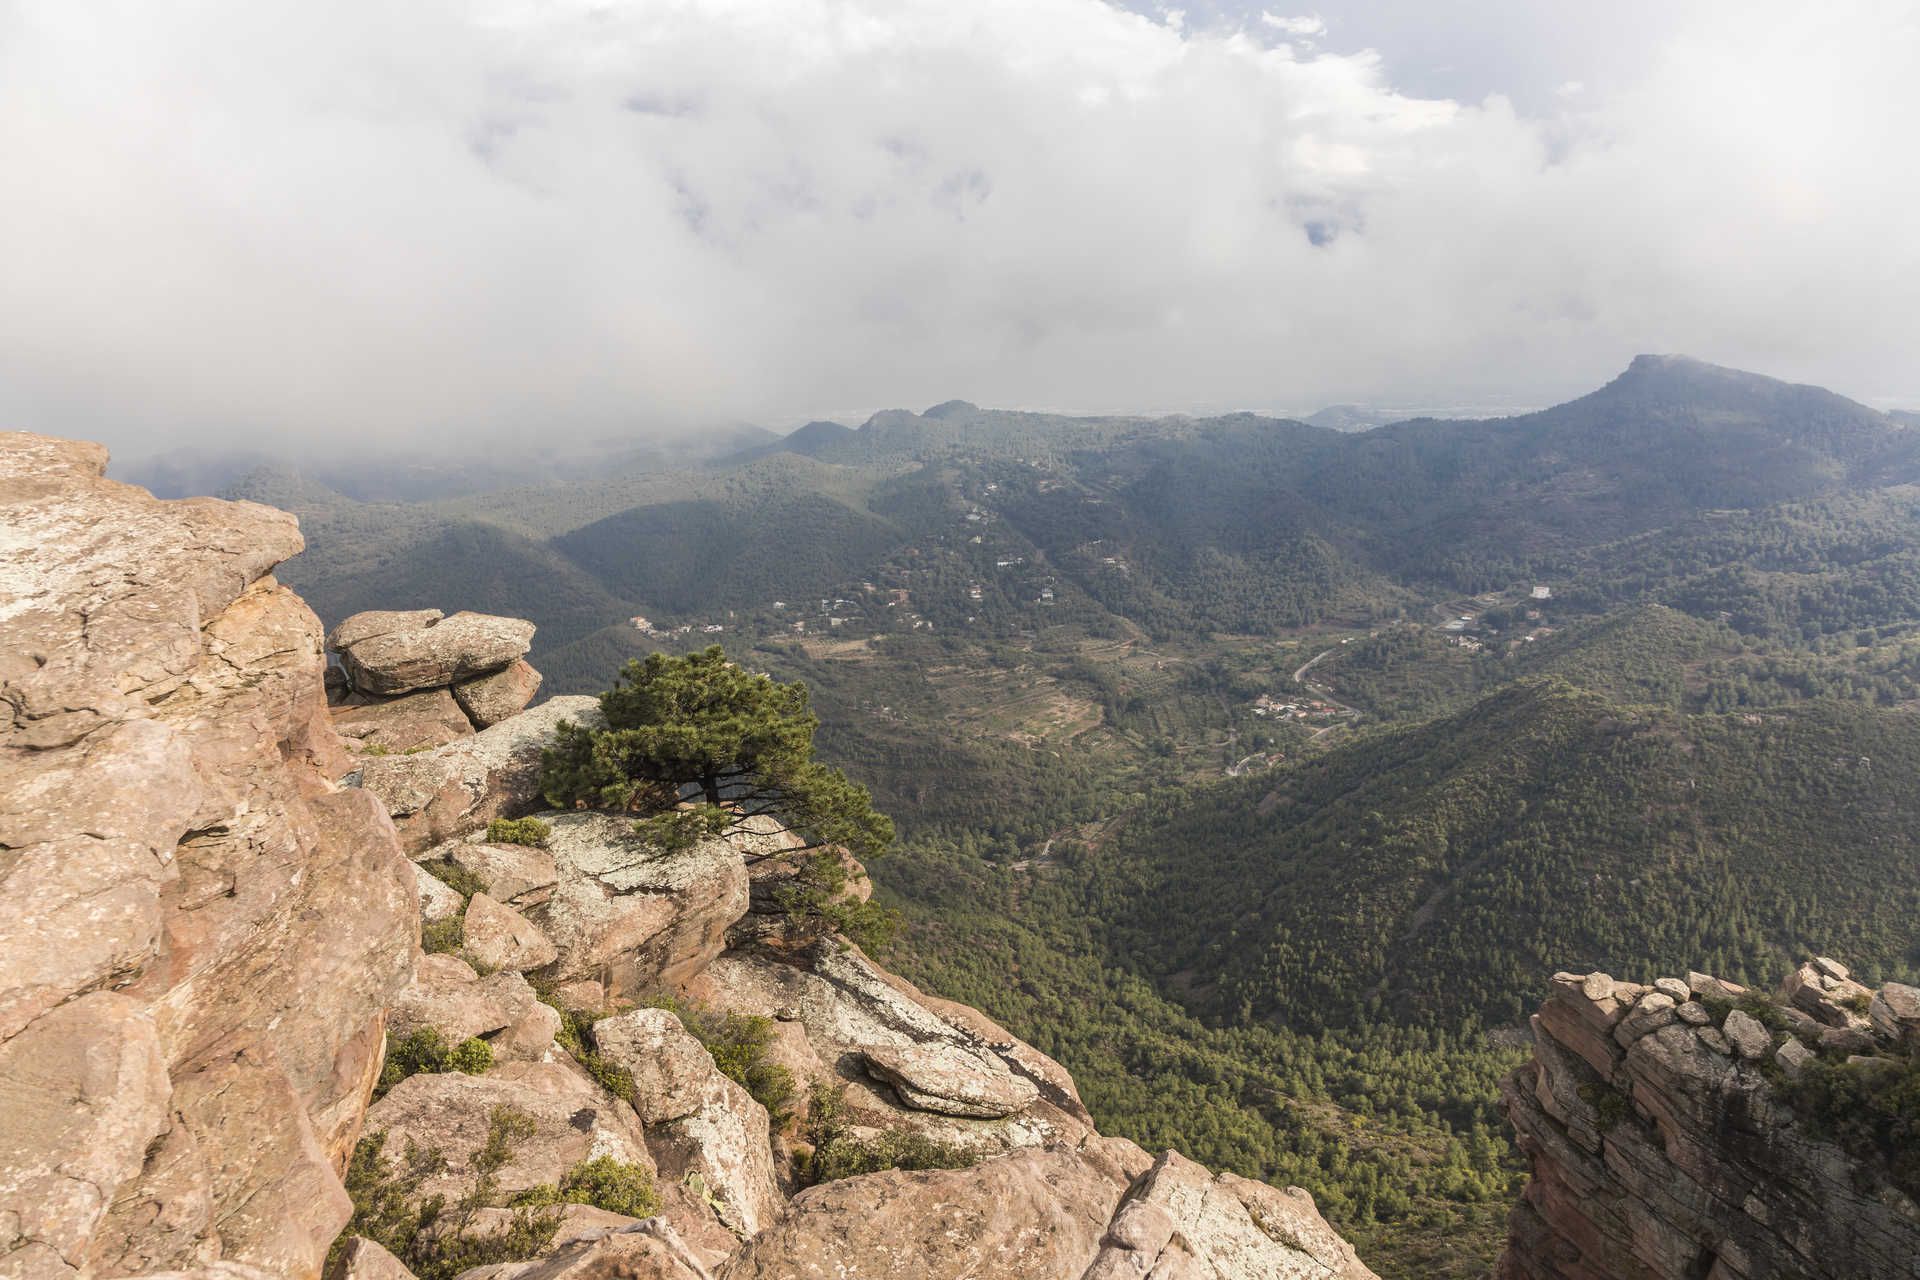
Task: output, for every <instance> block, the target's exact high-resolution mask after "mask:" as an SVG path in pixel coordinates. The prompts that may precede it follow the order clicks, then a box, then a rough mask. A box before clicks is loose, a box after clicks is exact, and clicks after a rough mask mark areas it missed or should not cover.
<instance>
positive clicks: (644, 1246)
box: [458, 1218, 713, 1280]
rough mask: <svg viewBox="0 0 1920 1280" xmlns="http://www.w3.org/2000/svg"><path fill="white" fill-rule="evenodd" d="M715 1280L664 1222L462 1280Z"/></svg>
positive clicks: (489, 1269)
mask: <svg viewBox="0 0 1920 1280" xmlns="http://www.w3.org/2000/svg"><path fill="white" fill-rule="evenodd" d="M616 1278H617V1280H713V1274H712V1272H710V1271H708V1270H707V1269H706V1267H704V1266H702V1265H701V1261H700V1257H699V1254H698V1252H697V1250H696V1249H694V1248H693V1247H690V1246H689V1245H688V1243H687V1242H686V1241H685V1240H683V1239H681V1237H680V1234H679V1233H678V1232H676V1231H675V1230H674V1229H673V1227H672V1226H671V1225H670V1224H669V1223H668V1222H666V1221H665V1220H664V1219H661V1218H647V1219H645V1220H643V1221H640V1222H636V1223H634V1224H633V1225H632V1226H630V1227H624V1228H622V1229H620V1230H617V1231H608V1232H606V1233H605V1234H602V1235H597V1236H593V1237H590V1238H587V1237H583V1238H580V1239H577V1240H575V1241H573V1242H572V1243H569V1244H566V1245H564V1246H562V1247H561V1248H559V1249H557V1250H556V1251H555V1252H554V1253H553V1254H552V1255H551V1256H550V1257H545V1258H540V1259H536V1260H535V1261H532V1262H506V1263H497V1264H495V1265H493V1266H488V1267H475V1268H473V1269H472V1270H470V1271H463V1272H461V1273H460V1275H459V1277H458V1280H616Z"/></svg>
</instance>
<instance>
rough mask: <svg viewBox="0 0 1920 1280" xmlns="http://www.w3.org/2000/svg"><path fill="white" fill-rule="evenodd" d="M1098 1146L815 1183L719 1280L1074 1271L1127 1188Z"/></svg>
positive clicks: (904, 1279)
mask: <svg viewBox="0 0 1920 1280" xmlns="http://www.w3.org/2000/svg"><path fill="white" fill-rule="evenodd" d="M1127 1181H1128V1179H1127V1174H1126V1171H1125V1170H1124V1169H1123V1168H1122V1167H1121V1166H1119V1165H1118V1164H1116V1163H1114V1162H1113V1161H1112V1160H1111V1159H1109V1158H1107V1157H1106V1156H1105V1155H1104V1153H1102V1152H1101V1151H1099V1150H1098V1149H1096V1148H1088V1149H1085V1150H1076V1149H1074V1148H1071V1147H1049V1148H1045V1149H1035V1150H1026V1151H1017V1152H1014V1153H1012V1154H1009V1155H1004V1156H1000V1157H997V1158H995V1159H991V1160H985V1161H982V1162H981V1163H979V1164H976V1165H974V1166H972V1167H971V1168H967V1169H943V1170H936V1171H930V1172H921V1173H909V1172H905V1171H903V1170H899V1169H890V1170H885V1171H883V1172H880V1173H872V1174H867V1175H864V1176H862V1177H858V1178H845V1179H842V1180H840V1181H837V1182H828V1183H823V1184H822V1185H820V1186H817V1187H812V1188H809V1189H808V1190H806V1191H803V1192H801V1193H800V1194H799V1195H797V1196H795V1197H794V1199H793V1203H792V1206H791V1208H790V1209H789V1211H788V1213H787V1215H786V1216H785V1217H783V1218H782V1219H780V1221H778V1222H776V1223H775V1224H774V1225H773V1226H771V1227H769V1228H768V1229H767V1230H765V1231H763V1232H761V1233H760V1234H759V1235H758V1236H756V1237H754V1239H753V1240H751V1241H749V1242H748V1244H747V1246H746V1247H745V1248H744V1249H743V1250H741V1252H740V1253H739V1254H738V1255H737V1256H736V1257H735V1258H734V1259H733V1260H732V1261H731V1262H730V1263H729V1264H728V1265H727V1269H726V1272H725V1276H726V1280H794V1278H795V1277H814V1276H818V1277H831V1276H859V1277H860V1278H861V1280H1035V1278H1037V1277H1055V1276H1060V1277H1073V1278H1077V1277H1079V1276H1080V1275H1082V1274H1083V1273H1084V1272H1085V1271H1086V1269H1087V1267H1088V1266H1089V1265H1091V1264H1092V1263H1093V1261H1094V1258H1095V1257H1096V1255H1098V1254H1099V1252H1100V1248H1101V1239H1102V1237H1103V1236H1104V1235H1105V1234H1106V1231H1107V1226H1108V1223H1109V1221H1110V1220H1111V1219H1112V1217H1113V1212H1114V1209H1115V1207H1116V1206H1117V1205H1118V1204H1119V1202H1120V1197H1121V1195H1122V1193H1123V1192H1124V1191H1125V1190H1126V1187H1127Z"/></svg>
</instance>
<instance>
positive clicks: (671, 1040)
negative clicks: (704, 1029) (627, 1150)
mask: <svg viewBox="0 0 1920 1280" xmlns="http://www.w3.org/2000/svg"><path fill="white" fill-rule="evenodd" d="M594 1034H595V1036H596V1038H597V1039H598V1041H599V1044H600V1051H601V1052H602V1053H604V1054H606V1055H608V1056H609V1057H611V1058H612V1059H613V1060H614V1061H615V1062H618V1063H619V1064H620V1065H621V1066H623V1067H626V1068H627V1069H628V1071H629V1072H631V1073H632V1075H633V1081H634V1090H635V1093H636V1094H637V1095H638V1098H639V1105H640V1114H641V1117H642V1118H643V1119H644V1120H645V1121H646V1125H647V1143H648V1146H649V1147H650V1149H651V1150H652V1151H653V1154H654V1159H655V1161H656V1162H657V1163H658V1164H659V1166H660V1171H661V1173H662V1174H663V1175H665V1176H666V1177H669V1178H672V1179H674V1180H675V1181H686V1179H687V1177H688V1175H689V1174H695V1175H698V1176H699V1178H700V1180H701V1182H702V1183H703V1184H704V1185H705V1186H706V1188H707V1189H708V1191H709V1193H710V1194H711V1195H712V1196H713V1197H714V1199H715V1200H717V1201H718V1202H719V1204H718V1211H719V1214H720V1220H721V1221H722V1222H724V1223H726V1224H727V1225H728V1226H729V1227H731V1228H733V1229H734V1230H735V1231H737V1232H739V1233H740V1235H742V1236H743V1237H744V1236H751V1235H753V1234H755V1233H756V1232H758V1231H760V1230H761V1229H762V1228H763V1227H765V1226H767V1225H768V1224H770V1223H771V1222H772V1221H773V1220H774V1219H775V1218H777V1217H778V1216H779V1215H780V1211H781V1209H782V1208H783V1207H784V1202H783V1200H782V1197H781V1195H780V1188H779V1186H778V1184H777V1182H776V1180H775V1178H774V1172H773V1150H772V1146H771V1143H770V1141H769V1134H768V1128H767V1111H766V1108H765V1107H762V1106H761V1105H760V1104H759V1103H758V1102H755V1101H754V1100H753V1098H752V1097H751V1096H750V1095H749V1094H748V1093H747V1091H746V1090H745V1089H743V1088H741V1087H740V1086H739V1085H737V1084H735V1083H734V1082H733V1081H732V1080H729V1079H728V1078H727V1077H726V1076H724V1075H722V1074H720V1069H719V1068H718V1067H717V1066H715V1065H714V1061H713V1058H712V1057H711V1056H710V1055H709V1054H708V1053H707V1051H706V1049H704V1048H703V1047H702V1046H701V1044H700V1042H699V1041H698V1040H696V1039H694V1038H693V1036H692V1035H691V1034H689V1033H688V1031H687V1030H686V1028H684V1027H682V1026H681V1025H680V1019H678V1018H677V1017H675V1016H674V1015H673V1014H672V1013H670V1012H668V1011H667V1010H665V1009H636V1010H635V1011H634V1012H632V1013H627V1014H622V1015H620V1016H619V1017H616V1018H608V1019H606V1020H605V1021H603V1022H601V1023H599V1024H598V1025H597V1026H596V1027H595V1028H594Z"/></svg>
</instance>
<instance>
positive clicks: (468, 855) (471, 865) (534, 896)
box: [437, 841, 560, 907]
mask: <svg viewBox="0 0 1920 1280" xmlns="http://www.w3.org/2000/svg"><path fill="white" fill-rule="evenodd" d="M437 852H444V853H445V855H446V857H447V859H448V860H449V861H451V862H454V863H457V864H459V865H460V866H462V867H464V868H466V869H467V870H468V871H471V872H472V873H473V874H474V875H475V876H477V877H479V879H480V883H482V884H484V885H486V886H487V892H488V893H489V894H490V895H492V896H493V897H495V898H497V899H499V900H500V901H502V902H511V903H512V904H513V905H514V906H516V907H526V906H531V905H535V904H537V903H541V902H545V901H546V900H547V898H548V896H549V893H548V891H549V890H551V889H552V888H553V886H554V884H555V883H556V882H557V881H558V880H559V878H560V874H559V872H558V871H557V870H556V869H555V867H554V860H553V855H552V854H550V853H548V852H547V851H546V850H545V849H534V848H530V847H529V846H527V845H523V844H466V843H462V842H459V841H454V842H452V843H450V844H447V845H444V846H442V848H441V850H438V851H437Z"/></svg>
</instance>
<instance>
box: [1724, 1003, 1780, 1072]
mask: <svg viewBox="0 0 1920 1280" xmlns="http://www.w3.org/2000/svg"><path fill="white" fill-rule="evenodd" d="M1720 1030H1721V1032H1722V1033H1723V1034H1725V1036H1726V1037H1727V1043H1728V1044H1730V1045H1732V1046H1733V1048H1734V1052H1736V1053H1738V1054H1739V1055H1740V1056H1741V1057H1743V1058H1749V1059H1752V1060H1754V1061H1758V1060H1759V1059H1761V1058H1764V1057H1766V1056H1767V1055H1768V1054H1769V1053H1771V1052H1773V1036H1772V1034H1771V1033H1770V1032H1768V1030H1767V1029H1766V1027H1764V1026H1762V1025H1761V1023H1760V1020H1759V1019H1757V1018H1755V1017H1754V1016H1753V1015H1752V1014H1750V1013H1748V1012H1747V1011H1746V1010H1744V1009H1734V1010H1732V1011H1731V1012H1729V1013H1728V1014H1727V1020H1726V1021H1725V1022H1723V1023H1721V1024H1720Z"/></svg>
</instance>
